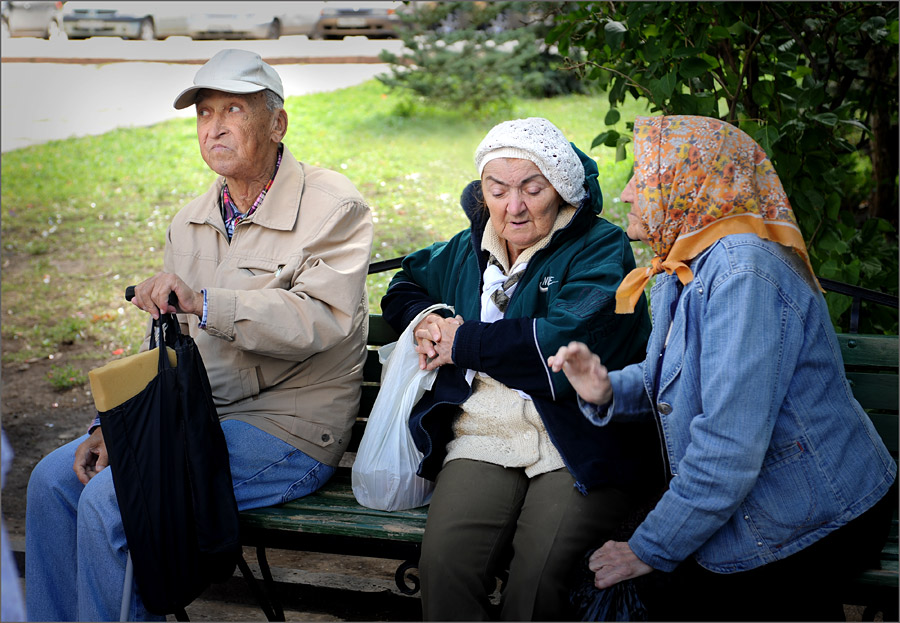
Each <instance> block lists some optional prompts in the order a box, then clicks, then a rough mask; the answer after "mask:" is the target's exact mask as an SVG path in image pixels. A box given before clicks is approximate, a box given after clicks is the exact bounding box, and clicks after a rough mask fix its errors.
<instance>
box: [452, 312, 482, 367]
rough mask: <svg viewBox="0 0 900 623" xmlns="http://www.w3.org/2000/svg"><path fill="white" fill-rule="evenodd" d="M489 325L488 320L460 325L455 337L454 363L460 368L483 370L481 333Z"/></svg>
mask: <svg viewBox="0 0 900 623" xmlns="http://www.w3.org/2000/svg"><path fill="white" fill-rule="evenodd" d="M487 325H488V323H486V322H481V321H477V320H476V321H469V322H464V323H463V324H462V325H460V327H459V329H457V330H456V336H455V337H454V338H453V352H452V353H451V357H453V363H454V364H455V365H456V366H458V367H460V368H464V369H465V368H468V369H470V370H477V371H482V370H483V369H484V367H483V366H482V364H481V334H482V333H484V328H485V327H486V326H487Z"/></svg>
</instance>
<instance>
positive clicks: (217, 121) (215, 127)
mask: <svg viewBox="0 0 900 623" xmlns="http://www.w3.org/2000/svg"><path fill="white" fill-rule="evenodd" d="M209 130H210V133H211V134H212V135H213V136H222V135H223V134H225V132H227V130H228V128H227V127H226V126H225V124H224V123H223V122H222V118H221V117H219V115H213V118H212V119H211V120H210V124H209Z"/></svg>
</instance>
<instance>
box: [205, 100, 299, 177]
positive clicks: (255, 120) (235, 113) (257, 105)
mask: <svg viewBox="0 0 900 623" xmlns="http://www.w3.org/2000/svg"><path fill="white" fill-rule="evenodd" d="M196 107H197V138H198V139H199V141H200V154H201V155H202V156H203V160H204V161H205V162H206V164H207V165H208V166H209V168H210V169H212V170H213V171H215V172H216V173H218V174H219V175H223V176H225V177H226V178H228V179H238V180H240V179H254V178H256V177H259V176H260V175H263V176H265V175H269V174H271V167H272V163H271V162H269V160H270V159H269V158H267V157H266V155H267V154H269V153H272V152H273V151H274V150H275V149H277V146H278V143H279V142H280V141H281V138H282V136H283V135H284V133H283V131H280V129H279V113H276V112H272V111H270V110H269V109H268V108H266V99H265V96H264V95H263V94H262V93H250V94H247V95H240V94H235V93H225V92H223V91H212V90H208V89H203V90H201V91H200V93H199V95H198V96H197V101H196Z"/></svg>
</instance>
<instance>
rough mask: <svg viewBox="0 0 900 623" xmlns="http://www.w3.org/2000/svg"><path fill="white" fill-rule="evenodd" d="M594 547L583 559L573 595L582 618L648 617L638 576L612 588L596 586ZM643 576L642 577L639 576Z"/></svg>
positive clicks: (627, 619)
mask: <svg viewBox="0 0 900 623" xmlns="http://www.w3.org/2000/svg"><path fill="white" fill-rule="evenodd" d="M593 553H594V550H590V551H589V552H588V553H587V554H586V555H585V557H584V559H583V560H582V562H581V567H580V568H579V576H578V578H579V579H578V584H577V586H576V587H575V589H574V590H573V591H572V593H571V595H570V596H569V599H570V600H571V602H572V605H573V606H575V608H576V609H577V611H578V614H579V616H580V617H581V620H582V621H647V620H648V618H647V608H646V607H645V606H644V603H643V602H642V601H641V598H640V596H639V595H638V589H637V586H636V584H635V581H634V580H625V581H624V582H619V583H618V584H613V585H612V586H610V587H609V588H604V589H600V588H597V587H596V586H594V572H593V571H591V570H590V569H589V568H588V560H589V559H590V557H591V554H593ZM638 579H640V578H638Z"/></svg>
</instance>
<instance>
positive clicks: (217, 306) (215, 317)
mask: <svg viewBox="0 0 900 623" xmlns="http://www.w3.org/2000/svg"><path fill="white" fill-rule="evenodd" d="M236 309H237V293H236V292H235V291H234V290H226V289H223V288H207V290H206V332H207V333H209V334H210V335H212V336H215V337H220V338H223V339H226V340H228V341H229V342H231V341H233V340H234V317H235V310H236Z"/></svg>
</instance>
